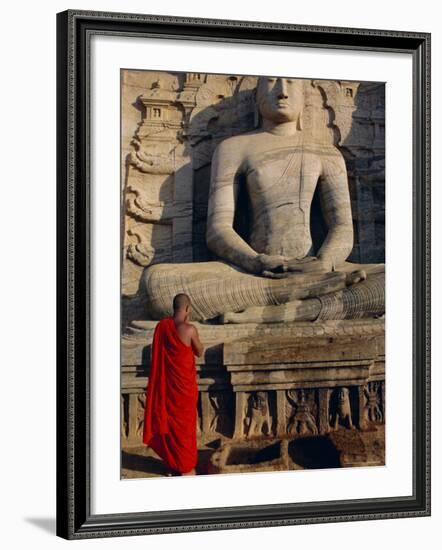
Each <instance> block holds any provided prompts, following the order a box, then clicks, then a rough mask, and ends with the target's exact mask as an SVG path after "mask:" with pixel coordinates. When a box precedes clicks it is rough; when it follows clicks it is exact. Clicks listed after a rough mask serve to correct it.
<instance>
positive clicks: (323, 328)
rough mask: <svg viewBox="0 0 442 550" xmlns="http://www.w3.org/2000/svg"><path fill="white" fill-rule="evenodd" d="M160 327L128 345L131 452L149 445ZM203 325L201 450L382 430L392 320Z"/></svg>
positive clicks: (124, 425) (145, 325)
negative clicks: (152, 370) (387, 331)
mask: <svg viewBox="0 0 442 550" xmlns="http://www.w3.org/2000/svg"><path fill="white" fill-rule="evenodd" d="M155 325H156V322H150V321H147V322H140V323H137V324H134V325H133V327H132V329H131V332H130V333H129V334H127V335H126V336H125V337H124V338H123V346H122V362H123V367H122V370H123V374H122V415H121V421H122V422H121V431H122V445H123V448H130V447H135V446H140V445H142V430H143V417H144V395H145V390H146V387H147V383H148V375H149V356H150V343H151V340H152V336H153V331H154V328H155ZM197 325H198V331H199V333H200V338H201V341H202V342H203V343H204V345H205V348H206V351H205V354H204V357H202V358H199V359H198V360H197V377H198V387H199V391H200V400H199V408H198V427H197V428H198V438H199V444H200V445H205V444H207V443H210V442H212V441H215V440H221V441H224V442H229V441H230V442H247V441H257V440H258V441H259V440H265V439H269V438H273V439H275V438H279V439H284V438H289V439H291V440H293V439H296V438H302V437H322V436H324V435H327V434H330V433H334V432H341V431H345V430H356V431H357V432H361V433H362V432H364V431H370V430H371V429H374V428H375V427H377V426H380V425H382V424H383V422H384V420H385V387H384V384H385V363H384V322H383V320H381V319H368V320H352V321H325V322H322V323H284V324H282V323H281V324H259V325H258V324H244V325H224V326H223V325H208V324H197ZM347 439H348V438H347ZM341 440H342V441H345V440H346V439H345V438H344V439H342V438H341V439H340V441H341ZM348 441H350V439H348ZM368 454H369V453H368ZM368 454H367V456H368Z"/></svg>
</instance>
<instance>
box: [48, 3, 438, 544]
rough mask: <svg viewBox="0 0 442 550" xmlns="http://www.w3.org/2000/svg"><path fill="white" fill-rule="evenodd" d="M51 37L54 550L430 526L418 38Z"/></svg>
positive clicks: (279, 30)
mask: <svg viewBox="0 0 442 550" xmlns="http://www.w3.org/2000/svg"><path fill="white" fill-rule="evenodd" d="M57 32H58V39H57V40H58V41H57V51H58V59H57V67H58V78H57V92H58V105H57V119H58V131H57V139H58V153H57V155H58V156H57V158H58V166H57V174H58V229H57V231H58V337H57V342H58V367H57V534H58V535H59V536H61V537H64V538H68V539H78V538H90V537H109V536H123V535H131V534H134V535H140V534H151V533H168V532H177V531H194V530H209V529H234V528H245V527H265V526H276V525H291V524H301V523H316V522H332V521H333V522H336V521H349V520H368V519H380V518H398V517H414V516H423V515H429V513H430V289H429V277H430V222H429V210H430V199H429V191H430V122H429V121H430V36H429V34H426V33H417V32H416V33H410V32H399V31H385V30H366V29H349V28H331V27H330V28H329V27H314V26H299V25H286V24H281V23H257V22H246V21H221V20H206V19H185V18H177V17H168V16H156V15H155V16H154V15H135V14H118V13H99V12H82V11H73V10H69V11H67V12H63V13H60V14H58V20H57Z"/></svg>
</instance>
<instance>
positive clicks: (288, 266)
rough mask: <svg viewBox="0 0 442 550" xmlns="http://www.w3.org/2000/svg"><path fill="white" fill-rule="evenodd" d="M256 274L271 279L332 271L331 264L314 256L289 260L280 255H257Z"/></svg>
mask: <svg viewBox="0 0 442 550" xmlns="http://www.w3.org/2000/svg"><path fill="white" fill-rule="evenodd" d="M257 263H258V269H257V273H258V274H259V275H261V276H264V277H270V278H272V279H281V278H283V277H288V276H289V275H290V274H291V273H318V272H320V273H327V272H330V271H332V264H331V262H326V261H324V260H323V259H320V258H317V257H316V256H306V257H304V258H289V257H287V256H280V255H276V254H275V255H268V254H259V255H258V256H257Z"/></svg>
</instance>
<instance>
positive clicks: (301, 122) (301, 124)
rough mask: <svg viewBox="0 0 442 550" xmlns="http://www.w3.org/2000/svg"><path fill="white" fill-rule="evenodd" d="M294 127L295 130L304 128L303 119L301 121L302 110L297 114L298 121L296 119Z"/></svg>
mask: <svg viewBox="0 0 442 550" xmlns="http://www.w3.org/2000/svg"><path fill="white" fill-rule="evenodd" d="M296 129H297V130H303V129H304V121H303V118H302V111H301V112H300V113H299V115H298V121H297V124H296Z"/></svg>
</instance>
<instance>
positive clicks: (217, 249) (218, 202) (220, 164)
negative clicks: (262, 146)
mask: <svg viewBox="0 0 442 550" xmlns="http://www.w3.org/2000/svg"><path fill="white" fill-rule="evenodd" d="M241 165H242V154H241V150H240V147H239V146H238V145H237V143H236V140H235V138H233V139H228V140H226V141H223V142H222V143H220V145H219V146H218V147H217V149H216V150H215V153H214V155H213V159H212V173H211V178H210V192H209V203H208V210H207V231H206V241H207V246H208V247H209V248H210V250H212V252H214V253H215V254H216V255H217V256H219V257H220V258H222V259H224V260H227V261H229V262H231V263H233V264H235V265H237V266H238V267H242V268H243V269H245V270H246V271H249V272H251V273H257V272H258V271H259V263H258V259H257V258H258V253H257V252H255V250H253V248H251V247H250V246H249V245H248V244H247V243H246V242H245V241H244V239H242V238H241V237H240V236H239V235H238V233H237V232H236V231H235V230H234V229H233V220H234V216H235V208H236V204H237V198H238V183H237V181H235V179H236V178H235V177H236V175H237V173H238V172H239V171H240V169H241Z"/></svg>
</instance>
